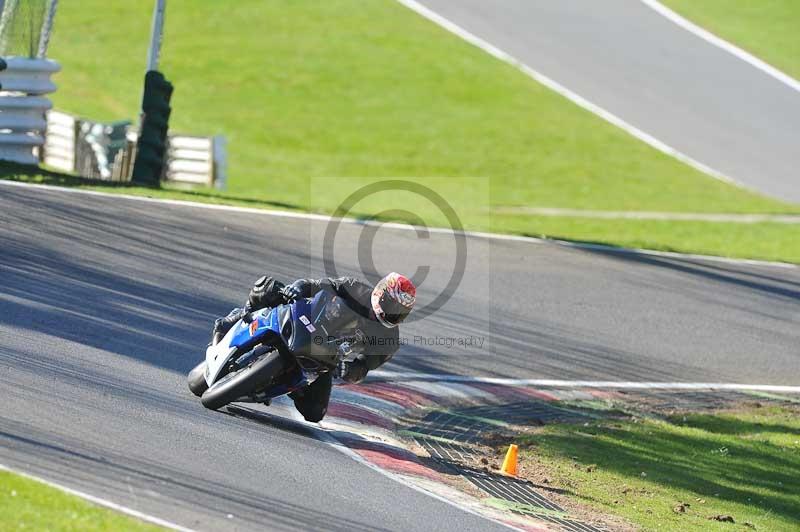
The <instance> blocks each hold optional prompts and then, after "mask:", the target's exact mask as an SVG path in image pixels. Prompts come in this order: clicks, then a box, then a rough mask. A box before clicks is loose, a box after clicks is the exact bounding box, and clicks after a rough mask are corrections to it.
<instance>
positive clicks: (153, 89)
mask: <svg viewBox="0 0 800 532" xmlns="http://www.w3.org/2000/svg"><path fill="white" fill-rule="evenodd" d="M171 97H172V83H170V82H169V81H167V79H166V78H165V77H164V75H163V74H162V73H161V72H158V71H157V70H151V71H149V72H147V74H145V77H144V97H143V98H142V111H143V117H142V125H141V131H140V133H139V141H138V143H137V150H136V160H135V162H134V165H133V175H132V176H131V181H132V182H134V183H136V184H140V185H147V186H158V185H159V183H160V182H161V176H162V175H163V173H164V162H165V156H166V152H167V129H168V124H169V114H170V111H171V108H170V106H169V102H170V98H171Z"/></svg>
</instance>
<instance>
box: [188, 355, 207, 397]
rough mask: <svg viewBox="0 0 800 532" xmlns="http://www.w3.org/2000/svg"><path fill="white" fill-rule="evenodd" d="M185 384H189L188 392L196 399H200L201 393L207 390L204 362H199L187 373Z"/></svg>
mask: <svg viewBox="0 0 800 532" xmlns="http://www.w3.org/2000/svg"><path fill="white" fill-rule="evenodd" d="M186 382H187V383H188V384H189V390H190V391H191V392H192V393H193V394H195V395H196V396H197V397H200V396H201V395H203V392H205V391H206V390H208V384H207V383H206V361H205V360H204V361H202V362H200V363H199V364H198V365H196V366H195V367H194V369H192V371H190V372H189V376H188V377H186Z"/></svg>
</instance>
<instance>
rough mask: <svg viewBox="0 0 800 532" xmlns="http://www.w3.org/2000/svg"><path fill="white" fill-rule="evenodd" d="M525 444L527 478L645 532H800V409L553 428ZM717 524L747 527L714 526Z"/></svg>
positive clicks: (749, 410)
mask: <svg viewBox="0 0 800 532" xmlns="http://www.w3.org/2000/svg"><path fill="white" fill-rule="evenodd" d="M522 443H523V445H527V448H526V449H524V452H523V464H524V465H525V466H526V468H529V469H540V474H542V475H548V476H549V478H550V479H551V483H552V485H554V486H564V487H566V489H568V490H569V491H570V492H572V493H573V494H574V497H576V498H577V500H578V501H580V502H582V503H585V504H587V505H589V506H591V507H594V508H596V509H598V510H600V511H602V512H604V513H609V514H614V515H619V516H622V517H624V518H626V519H628V520H629V521H631V522H633V523H635V524H637V525H640V526H642V527H643V528H644V529H645V530H675V531H683V530H745V528H743V526H742V525H743V524H744V523H745V522H748V523H751V524H753V525H755V527H756V528H755V529H756V530H770V531H780V530H786V531H790V530H797V529H798V528H800V417H798V410H797V409H788V408H782V407H776V406H768V407H762V408H749V409H744V410H740V411H736V412H723V413H717V414H686V415H677V416H673V417H669V418H667V419H666V420H656V419H637V420H632V421H620V420H600V421H592V422H590V423H589V424H588V425H552V426H549V427H545V428H544V429H542V431H541V432H540V433H538V434H535V435H531V436H526V437H525V439H524V441H523V442H522ZM537 460H538V463H537ZM591 466H594V467H591ZM590 469H591V471H589V470H590ZM681 503H688V504H689V506H688V508H686V512H685V513H676V512H675V510H674V508H675V507H676V506H677V505H679V504H681ZM715 515H730V516H732V517H733V518H734V519H735V520H736V523H737V524H736V525H731V524H730V523H721V522H716V521H710V520H708V518H709V517H711V516H715Z"/></svg>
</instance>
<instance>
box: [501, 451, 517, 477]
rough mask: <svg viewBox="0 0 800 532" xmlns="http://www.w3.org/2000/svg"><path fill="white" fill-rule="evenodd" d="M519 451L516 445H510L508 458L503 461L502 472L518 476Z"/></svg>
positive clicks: (507, 453)
mask: <svg viewBox="0 0 800 532" xmlns="http://www.w3.org/2000/svg"><path fill="white" fill-rule="evenodd" d="M517 451H518V448H517V445H516V444H514V443H512V444H511V445H509V446H508V451H507V452H506V458H505V460H503V467H501V468H500V471H502V472H503V473H504V474H506V475H510V476H512V477H516V476H517Z"/></svg>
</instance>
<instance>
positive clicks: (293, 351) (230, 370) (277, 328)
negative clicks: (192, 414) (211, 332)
mask: <svg viewBox="0 0 800 532" xmlns="http://www.w3.org/2000/svg"><path fill="white" fill-rule="evenodd" d="M357 320H358V316H357V315H356V314H355V312H353V311H352V310H351V309H350V308H349V307H348V306H347V305H346V304H345V302H344V300H343V299H342V298H341V297H339V296H337V295H336V294H335V293H334V292H333V291H330V290H322V291H320V292H318V293H317V294H316V295H315V296H314V297H312V298H301V299H298V300H296V301H294V302H293V303H288V304H284V305H278V306H276V307H273V308H265V309H261V310H257V311H254V312H251V313H249V314H247V315H245V316H244V317H243V318H242V319H240V320H239V321H238V322H237V323H236V324H235V325H234V326H233V327H231V329H230V330H229V331H228V332H227V334H225V336H224V337H223V338H222V339H221V340H219V342H217V343H216V344H214V345H211V346H209V347H208V348H207V349H206V359H205V360H204V361H203V362H201V363H200V364H198V365H197V366H196V367H195V368H194V369H192V371H190V372H189V375H188V378H187V380H188V384H189V390H191V392H192V393H193V394H194V395H196V396H198V397H200V400H201V402H202V403H203V406H204V407H206V408H209V409H211V410H217V409H219V408H222V407H223V406H225V405H227V404H229V403H232V402H249V403H266V404H269V402H270V401H271V400H272V399H274V398H276V397H279V396H281V395H286V394H289V393H291V392H293V391H295V390H299V389H302V388H303V387H305V386H307V385H308V384H311V383H312V382H314V381H315V380H316V379H317V378H318V377H319V376H320V375H322V374H324V373H327V372H331V371H335V369H336V367H337V366H338V365H339V362H340V361H341V360H342V359H344V358H346V357H347V356H348V355H349V353H350V349H349V346H350V345H351V343H352V342H354V341H358V338H357V335H348V334H343V333H344V332H347V331H354V330H355V325H356V323H357Z"/></svg>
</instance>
